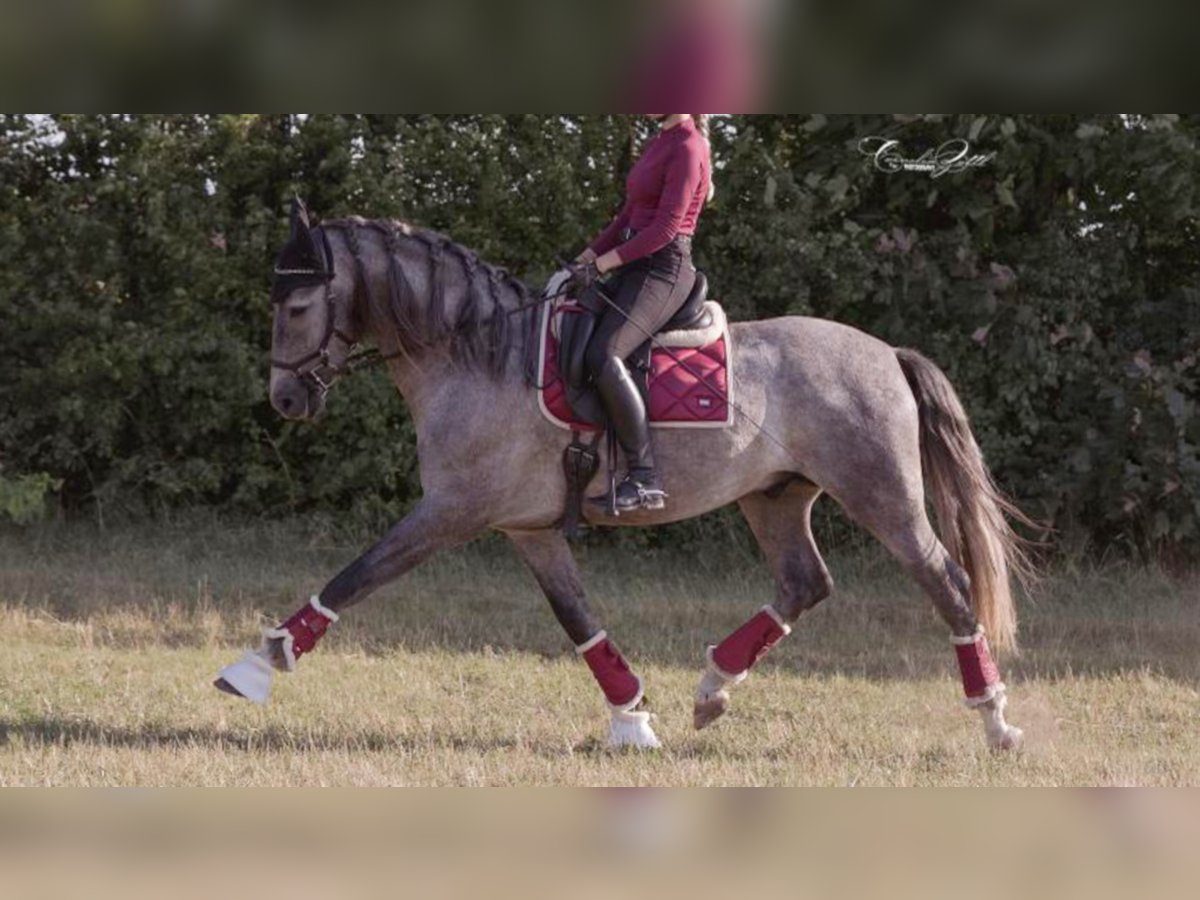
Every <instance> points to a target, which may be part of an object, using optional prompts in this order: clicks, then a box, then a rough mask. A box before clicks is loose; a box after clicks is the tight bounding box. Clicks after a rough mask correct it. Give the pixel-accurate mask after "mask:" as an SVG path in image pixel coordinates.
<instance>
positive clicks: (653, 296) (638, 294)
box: [587, 238, 696, 373]
mask: <svg viewBox="0 0 1200 900" xmlns="http://www.w3.org/2000/svg"><path fill="white" fill-rule="evenodd" d="M695 284H696V269H695V268H694V267H693V266H692V253H691V240H690V239H689V238H676V239H675V240H673V241H672V242H671V243H669V244H667V245H666V246H665V247H663V248H662V249H661V250H657V251H655V252H654V253H652V254H651V255H650V256H646V257H643V258H641V259H635V260H634V261H633V262H631V263H627V264H626V265H624V266H621V267H620V268H619V269H617V270H616V271H615V272H614V273H613V274H612V275H611V276H610V277H609V279H608V281H607V282H605V283H604V284H603V285H599V286H598V287H599V288H600V289H602V290H603V291H604V292H605V293H606V294H607V295H608V296H609V297H610V298H611V299H612V301H613V303H614V304H615V305H616V306H617V307H618V308H619V309H620V310H623V311H624V312H625V313H626V315H627V316H628V317H629V318H626V316H623V315H621V312H619V311H618V310H616V309H613V308H612V307H611V306H609V305H608V304H607V303H605V302H604V301H603V300H601V299H599V298H591V299H593V300H594V301H595V302H596V303H598V304H599V305H600V308H601V310H602V313H601V316H600V321H599V323H598V324H597V325H596V331H595V333H594V334H593V335H592V338H591V340H590V341H589V342H588V347H587V365H588V369H589V371H591V372H593V373H595V372H599V371H600V370H601V368H603V366H604V363H605V362H606V361H608V360H609V359H612V358H613V357H615V358H616V359H618V360H621V361H624V360H625V359H626V358H627V357H628V356H629V355H630V354H631V353H633V351H634V350H636V349H637V348H638V347H640V346H641V345H642V344H644V343H645V342H646V341H647V340H649V339H650V336H651V335H653V334H655V333H656V332H657V331H658V329H660V328H662V327H663V326H664V325H666V324H667V322H669V321H670V320H671V317H672V316H673V315H675V313H677V312H678V311H679V309H680V307H682V306H683V304H684V301H686V300H687V298H688V294H690V293H691V292H692V288H693V287H694V286H695ZM631 320H632V321H631Z"/></svg>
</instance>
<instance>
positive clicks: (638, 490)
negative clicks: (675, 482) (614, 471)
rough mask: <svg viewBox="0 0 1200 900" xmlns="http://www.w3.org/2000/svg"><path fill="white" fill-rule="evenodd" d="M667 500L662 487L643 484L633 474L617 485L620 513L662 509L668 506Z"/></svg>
mask: <svg viewBox="0 0 1200 900" xmlns="http://www.w3.org/2000/svg"><path fill="white" fill-rule="evenodd" d="M630 488H632V491H630ZM622 489H624V490H622ZM666 500H667V492H666V491H664V490H663V489H662V488H660V487H655V486H653V485H645V484H642V482H640V481H638V480H637V479H636V478H634V477H633V475H632V474H629V475H626V476H625V478H624V479H622V481H621V483H620V484H618V485H617V496H616V504H617V511H618V512H632V511H633V510H635V509H662V508H663V507H665V506H666V505H667V503H666Z"/></svg>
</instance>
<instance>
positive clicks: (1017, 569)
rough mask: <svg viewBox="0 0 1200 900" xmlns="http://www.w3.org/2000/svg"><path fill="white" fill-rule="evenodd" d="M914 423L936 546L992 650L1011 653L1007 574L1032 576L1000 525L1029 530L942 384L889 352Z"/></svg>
mask: <svg viewBox="0 0 1200 900" xmlns="http://www.w3.org/2000/svg"><path fill="white" fill-rule="evenodd" d="M896 356H897V357H898V358H899V360H900V367H901V368H902V369H903V370H904V376H905V377H906V378H907V379H908V383H909V386H910V387H911V388H912V392H913V395H914V396H915V397H916V400H917V408H918V410H919V412H920V421H921V426H920V427H921V469H922V471H923V472H924V475H925V479H926V482H927V483H928V486H929V491H930V494H931V497H932V500H933V506H934V509H935V511H936V512H937V519H938V526H939V531H940V532H941V538H942V542H943V543H944V544H945V545H946V549H947V550H948V551H949V553H950V555H951V556H952V557H953V558H954V559H956V560H957V561H958V562H959V563H961V565H962V566H963V568H964V569H966V572H967V575H968V577H970V579H971V597H972V599H973V602H974V604H975V615H976V617H977V618H978V619H979V621H980V622H981V623H982V624H983V627H984V629H985V630H986V631H987V635H988V642H989V643H990V644H991V645H992V646H993V647H996V648H997V649H1000V650H1011V651H1015V650H1016V649H1017V610H1016V606H1015V605H1014V603H1013V597H1012V587H1011V584H1010V575H1011V576H1016V578H1017V579H1018V581H1020V582H1021V584H1022V585H1023V586H1029V585H1030V584H1031V583H1032V581H1033V580H1034V579H1035V576H1036V573H1035V570H1034V567H1033V564H1032V562H1031V561H1030V558H1029V555H1028V553H1027V551H1026V547H1027V542H1026V541H1025V540H1023V539H1022V538H1021V537H1020V536H1018V535H1017V534H1016V533H1015V532H1014V531H1013V529H1012V527H1011V526H1010V525H1009V522H1008V519H1009V518H1012V519H1013V520H1015V521H1018V522H1021V523H1022V524H1024V525H1027V526H1030V527H1036V525H1035V524H1034V523H1033V522H1032V521H1031V520H1030V519H1029V518H1028V517H1026V516H1025V514H1024V513H1022V512H1021V510H1019V509H1018V508H1017V506H1016V504H1014V503H1013V502H1012V501H1011V500H1009V499H1008V498H1007V497H1005V496H1004V494H1003V493H1001V491H1000V489H999V488H998V487H997V486H996V483H995V481H993V480H992V476H991V473H990V472H989V471H988V468H987V464H986V463H985V462H984V459H983V453H982V452H981V451H980V449H979V444H977V443H976V442H975V436H974V434H972V432H971V423H970V420H969V419H968V418H967V411H966V410H965V409H964V408H963V405H962V401H961V400H960V399H959V397H958V394H957V393H956V392H955V390H954V386H953V385H952V384H951V383H950V379H949V378H947V377H946V374H945V373H944V372H943V371H942V370H941V369H939V368H938V367H937V366H936V365H935V364H934V363H933V362H931V361H930V360H928V359H926V358H925V357H924V356H922V355H921V354H920V353H918V352H917V351H915V350H907V349H900V350H897V351H896Z"/></svg>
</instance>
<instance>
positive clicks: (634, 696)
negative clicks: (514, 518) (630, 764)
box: [508, 530, 660, 747]
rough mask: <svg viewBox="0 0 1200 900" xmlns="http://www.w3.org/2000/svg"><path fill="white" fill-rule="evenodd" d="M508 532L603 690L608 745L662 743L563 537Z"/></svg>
mask: <svg viewBox="0 0 1200 900" xmlns="http://www.w3.org/2000/svg"><path fill="white" fill-rule="evenodd" d="M508 536H509V538H510V539H511V540H512V542H513V545H514V546H515V547H516V549H517V552H518V553H519V554H520V556H521V559H523V560H524V561H525V564H526V565H527V566H528V567H529V569H530V571H532V572H533V576H534V577H535V578H536V579H537V582H538V584H539V585H540V586H541V588H542V591H543V592H544V593H545V595H546V599H548V600H549V601H550V608H551V609H552V610H553V611H554V616H555V618H557V619H558V621H559V624H560V625H562V627H563V630H564V631H566V633H567V637H568V638H570V640H571V643H573V644H574V645H575V652H576V653H577V654H578V655H579V656H581V657H582V658H583V661H584V662H585V663H587V666H588V668H589V669H591V671H592V675H593V676H594V677H595V679H596V681H597V682H598V683H599V685H600V689H601V690H602V691H603V692H604V697H605V699H606V700H607V701H608V705H609V710H610V712H611V713H612V718H611V722H610V725H609V735H608V738H609V745H610V746H613V747H625V746H631V747H658V746H660V745H659V741H658V738H657V736H656V735H655V734H654V730H653V729H652V728H651V727H650V714H649V713H648V712H647V711H645V710H643V709H639V707H640V706H641V705H642V700H643V696H644V690H643V687H642V680H641V679H640V678H638V676H637V675H635V674H634V673H633V672H632V671H631V670H630V668H629V664H628V663H627V662H626V661H625V658H624V657H623V656H622V655H621V651H620V650H618V649H617V648H616V646H615V645H614V644H613V643H612V641H610V640H609V639H608V635H607V633H606V632H605V631H604V630H603V629H602V628H601V627H600V625H599V623H598V622H597V621H596V618H595V616H594V615H593V614H592V611H591V609H590V608H589V607H588V603H587V598H586V596H585V594H584V590H583V582H582V580H581V579H580V576H579V567H578V566H577V565H576V563H575V557H574V555H573V554H572V553H571V548H570V545H568V544H567V541H566V539H565V538H564V537H563V536H562V534H561V533H560V532H558V531H553V530H544V531H520V532H517V531H514V532H509V533H508Z"/></svg>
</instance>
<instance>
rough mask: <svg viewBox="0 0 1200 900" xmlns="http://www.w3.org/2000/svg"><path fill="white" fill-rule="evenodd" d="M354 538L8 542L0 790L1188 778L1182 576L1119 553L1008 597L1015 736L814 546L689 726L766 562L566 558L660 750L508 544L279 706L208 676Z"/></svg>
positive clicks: (398, 599) (1196, 739) (374, 618)
mask: <svg viewBox="0 0 1200 900" xmlns="http://www.w3.org/2000/svg"><path fill="white" fill-rule="evenodd" d="M357 549H358V548H356V547H351V546H346V545H342V544H339V543H338V542H335V541H333V540H330V539H329V538H327V537H321V536H319V535H314V534H312V533H307V534H306V533H304V532H302V531H300V530H299V529H297V528H296V527H294V526H292V527H285V526H270V527H267V526H257V527H253V528H250V527H240V528H234V527H219V526H216V525H213V524H207V525H200V526H197V525H195V524H193V525H190V526H183V525H179V526H161V527H158V528H154V529H149V528H143V529H117V530H111V529H110V530H108V531H105V532H99V531H97V530H95V529H89V528H83V527H73V528H66V527H54V528H46V529H38V530H33V531H27V532H23V533H18V532H8V533H4V534H0V648H2V649H0V784H3V785H17V784H20V785H43V784H45V785H415V784H422V785H513V784H574V785H600V784H631V785H735V784H736V785H773V784H822V785H826V784H830V785H1098V784H1105V785H1110V784H1119V785H1126V784H1200V729H1198V728H1197V724H1198V721H1200V720H1198V712H1200V704H1198V700H1200V697H1198V694H1197V687H1198V685H1200V653H1198V652H1197V651H1198V650H1200V580H1197V579H1195V578H1191V579H1172V578H1169V577H1167V576H1165V575H1163V574H1161V573H1157V572H1152V571H1145V570H1139V569H1134V568H1126V567H1111V568H1104V569H1098V570H1097V569H1090V568H1064V569H1062V570H1060V571H1058V572H1057V573H1055V574H1053V575H1052V576H1051V577H1050V578H1049V579H1048V581H1047V583H1046V585H1045V587H1044V588H1043V592H1042V594H1041V596H1040V597H1039V598H1037V600H1036V602H1033V603H1026V604H1025V606H1024V609H1023V630H1022V634H1023V638H1024V644H1025V650H1024V653H1023V655H1022V656H1021V657H1020V658H1018V659H1015V660H1007V661H1005V662H1004V663H1002V665H1003V667H1004V669H1005V676H1006V681H1007V682H1008V683H1009V686H1010V692H1011V693H1010V696H1011V702H1010V707H1009V713H1010V715H1009V718H1010V721H1012V722H1013V723H1014V724H1017V725H1020V726H1021V727H1023V728H1024V729H1025V731H1026V735H1027V742H1028V746H1027V748H1026V750H1025V751H1023V752H1022V753H1020V754H1019V755H1015V756H1004V757H1001V756H994V755H991V754H989V753H988V752H987V751H986V750H985V749H984V748H983V740H982V733H981V729H980V727H979V723H978V719H977V716H976V715H975V714H973V713H968V712H967V711H966V710H964V709H963V708H962V706H961V704H960V702H959V687H958V685H957V679H956V673H955V670H954V663H953V654H952V652H951V649H950V646H949V644H948V642H947V640H946V631H945V628H944V627H943V626H942V625H941V624H940V623H939V622H937V621H936V620H935V618H934V616H933V613H932V612H931V609H930V606H929V604H928V602H927V601H926V600H925V599H924V597H923V596H921V595H919V594H918V593H917V591H916V589H915V588H914V587H913V586H912V585H910V584H909V583H908V582H907V581H906V579H905V578H904V577H903V576H902V575H901V574H900V573H899V571H898V570H897V569H896V567H895V566H894V565H893V564H892V563H891V562H890V561H889V560H888V559H886V558H885V557H883V556H880V555H876V554H873V553H870V552H868V553H860V554H856V555H854V556H846V557H839V556H836V555H835V556H833V558H831V559H830V567H831V569H832V571H833V574H834V577H835V579H836V580H837V582H838V587H837V589H836V591H835V594H834V596H833V598H832V599H831V600H829V601H828V602H827V603H826V604H824V605H823V606H821V607H819V608H818V609H817V610H815V611H814V612H813V613H812V614H810V616H809V617H808V618H806V619H805V620H803V621H802V623H801V625H800V627H798V628H797V629H796V631H795V632H794V634H793V636H792V637H791V638H789V639H788V640H787V641H785V642H784V643H783V644H781V645H780V647H779V648H777V650H776V651H775V652H774V654H773V655H772V656H771V657H769V658H768V660H767V661H765V662H764V663H763V664H762V666H761V667H760V669H759V670H757V671H756V673H755V675H754V676H753V677H752V678H751V679H750V680H749V681H748V682H747V683H746V684H745V685H743V686H742V687H740V688H739V689H738V692H737V694H736V696H735V698H734V707H733V709H732V711H731V713H730V714H729V715H728V716H727V717H726V718H725V719H724V720H723V721H721V722H719V723H718V724H717V725H716V726H714V727H713V728H711V729H709V730H707V731H705V732H701V733H696V732H694V731H692V729H691V693H692V690H693V688H694V686H695V682H696V679H697V678H698V676H699V672H700V661H701V654H702V648H703V646H704V644H705V642H706V641H711V640H713V639H714V638H717V637H720V636H722V635H724V634H725V633H726V632H728V631H729V630H730V629H732V628H733V627H736V625H738V624H740V622H741V621H743V620H744V619H745V618H746V617H747V616H749V615H750V614H751V613H752V612H753V611H754V610H755V609H757V608H758V607H759V606H761V605H762V604H763V603H764V602H766V601H767V600H768V599H770V597H771V591H772V588H771V583H770V580H769V578H768V577H767V575H766V573H765V571H764V569H763V567H762V565H761V564H760V563H759V562H758V561H757V560H756V559H754V558H753V556H752V555H750V554H748V553H744V552H739V551H730V552H728V553H727V554H724V555H716V556H714V555H712V554H704V555H703V556H702V558H684V557H679V556H677V557H664V556H656V557H653V558H651V557H649V556H646V557H638V565H637V568H638V569H639V570H640V574H639V575H637V576H628V575H626V576H621V575H619V574H617V573H618V572H620V571H622V570H623V569H625V568H627V566H625V565H620V564H618V563H619V560H618V555H617V552H616V551H613V550H608V549H593V550H591V551H589V552H587V553H583V554H581V563H582V566H583V569H584V574H585V578H586V582H587V584H588V586H589V589H590V592H591V596H592V599H593V603H594V604H595V606H596V607H597V609H598V610H599V611H600V612H601V613H602V616H603V620H604V622H605V624H606V625H607V627H608V629H609V632H610V634H611V635H612V636H613V637H614V638H615V639H616V640H617V641H618V642H619V643H620V645H621V646H622V648H623V649H624V650H625V651H626V654H627V656H628V657H629V658H630V660H631V661H632V663H633V664H634V666H635V668H636V669H638V670H639V671H640V672H641V673H642V674H643V675H644V676H645V677H646V678H647V680H648V684H649V694H650V698H651V702H652V704H653V707H654V709H655V711H656V713H657V715H658V719H657V721H656V723H655V726H656V728H657V730H658V732H659V736H660V737H661V738H662V740H663V743H664V745H665V749H664V750H662V751H659V752H653V753H636V752H634V753H610V752H608V751H606V750H604V749H603V748H602V746H601V741H600V739H601V737H602V735H603V733H604V727H605V724H606V713H605V710H604V707H603V703H602V701H601V698H600V695H599V693H598V690H597V689H596V687H595V685H594V684H593V683H592V681H591V679H590V676H589V675H588V673H587V671H586V670H585V668H584V667H583V666H582V665H581V664H580V663H579V662H578V660H577V659H576V658H575V656H574V654H573V652H572V651H571V648H570V647H569V646H568V643H567V641H566V639H565V637H564V636H563V635H562V634H561V632H560V631H559V629H558V626H557V624H556V623H555V622H554V619H553V617H552V616H551V614H550V612H549V609H548V608H547V606H546V604H545V602H544V600H543V599H542V597H541V595H540V593H539V591H538V590H537V587H536V585H535V584H534V582H533V579H532V577H531V576H529V575H528V574H527V573H526V572H525V571H524V569H523V568H522V567H521V566H520V563H519V562H517V561H516V558H515V556H514V555H513V554H512V553H511V551H509V549H508V548H507V547H506V546H505V545H504V544H503V543H502V542H499V541H489V542H485V543H484V544H482V545H478V546H475V547H473V548H469V549H468V550H466V551H463V552H461V553H457V554H453V555H449V556H446V557H444V558H441V559H438V560H435V561H433V562H432V563H430V564H428V565H427V566H426V567H424V568H422V569H420V570H418V571H417V572H415V573H413V574H412V575H410V576H409V577H408V578H406V579H405V580H403V581H402V582H401V583H399V584H397V585H396V586H393V587H392V588H390V589H388V590H386V591H385V592H383V593H382V594H381V595H379V596H378V597H376V598H374V599H373V600H371V601H369V602H367V603H365V604H363V605H362V606H360V607H357V608H355V609H354V610H353V611H352V612H350V613H349V614H347V615H346V616H344V617H343V619H342V622H341V623H339V625H337V626H336V627H335V628H334V629H333V630H332V631H331V633H330V637H329V639H328V640H327V641H326V642H325V643H324V644H323V645H322V647H321V648H320V650H319V651H318V652H317V653H314V654H312V655H311V656H309V657H306V658H305V659H304V660H303V663H302V665H301V667H300V668H299V670H298V671H297V673H295V674H294V675H291V676H286V677H281V678H280V679H278V680H277V683H276V689H275V695H274V697H273V698H272V702H271V704H270V705H269V706H268V707H266V708H259V707H255V706H252V705H250V704H248V703H244V702H239V701H236V700H234V699H232V698H229V697H226V696H224V695H222V694H219V693H218V692H217V691H215V690H214V689H213V688H212V687H211V686H210V682H211V680H212V678H213V676H214V674H215V673H216V672H217V670H218V669H219V668H220V666H222V665H223V664H224V663H226V662H229V661H231V660H232V659H233V657H234V656H235V655H236V654H238V653H240V652H241V650H242V649H243V648H244V647H246V646H248V645H250V644H251V643H254V642H256V639H257V637H256V636H257V633H258V628H259V627H260V625H262V624H264V623H265V622H266V621H267V620H268V619H273V618H275V617H276V616H278V615H279V614H281V613H285V612H290V611H291V610H292V609H293V608H294V607H295V606H296V605H297V604H298V603H299V602H302V601H303V599H304V598H305V597H307V595H308V594H309V593H311V592H312V591H313V590H314V589H315V588H318V587H319V586H320V585H321V584H322V583H323V582H324V581H325V580H326V579H327V578H328V577H329V576H330V575H331V574H332V573H333V572H334V571H336V570H337V568H338V567H339V566H340V565H342V564H343V563H344V562H346V561H348V560H349V559H351V558H352V557H353V556H354V555H355V554H356V552H357Z"/></svg>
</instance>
